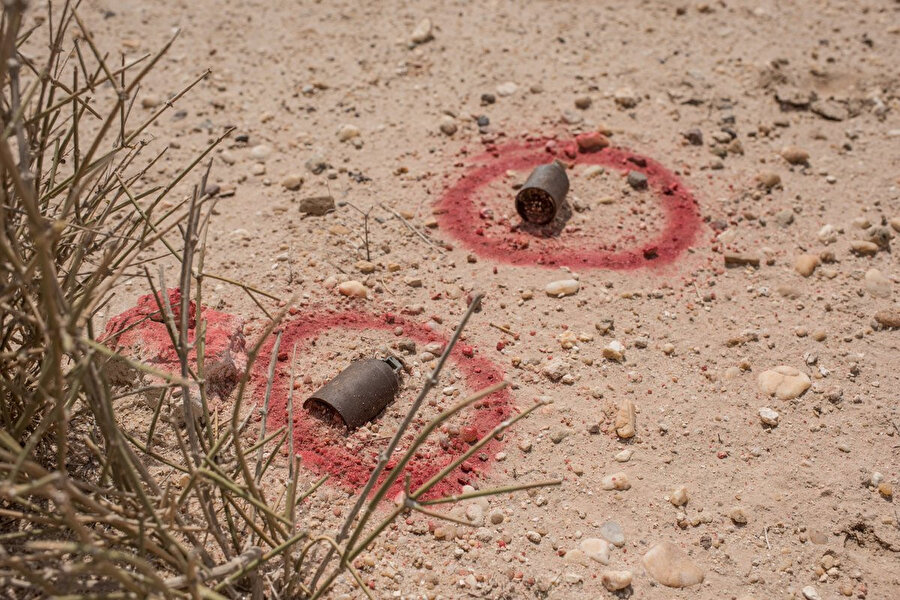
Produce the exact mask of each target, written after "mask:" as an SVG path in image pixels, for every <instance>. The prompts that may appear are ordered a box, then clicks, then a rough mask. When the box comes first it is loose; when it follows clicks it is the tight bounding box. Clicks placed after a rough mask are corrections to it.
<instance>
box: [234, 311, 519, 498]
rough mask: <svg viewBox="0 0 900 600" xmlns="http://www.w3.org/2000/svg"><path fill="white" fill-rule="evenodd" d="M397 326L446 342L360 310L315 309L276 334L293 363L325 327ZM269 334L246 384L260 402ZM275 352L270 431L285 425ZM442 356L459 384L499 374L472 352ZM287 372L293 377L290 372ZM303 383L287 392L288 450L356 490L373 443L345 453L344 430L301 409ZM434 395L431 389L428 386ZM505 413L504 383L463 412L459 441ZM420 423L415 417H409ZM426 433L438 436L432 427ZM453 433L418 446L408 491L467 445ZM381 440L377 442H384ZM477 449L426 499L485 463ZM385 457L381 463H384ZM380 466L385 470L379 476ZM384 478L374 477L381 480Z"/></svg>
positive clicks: (481, 383) (487, 449) (282, 363)
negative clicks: (292, 353) (444, 440)
mask: <svg viewBox="0 0 900 600" xmlns="http://www.w3.org/2000/svg"><path fill="white" fill-rule="evenodd" d="M397 327H401V328H402V329H403V335H404V336H405V337H408V338H411V339H413V340H415V341H416V343H417V344H427V343H430V342H446V340H445V339H444V338H442V337H441V336H439V335H438V334H436V333H435V332H433V331H431V330H430V329H428V328H427V327H425V326H424V325H422V324H419V323H414V322H411V321H408V320H406V319H404V318H402V317H399V316H396V315H391V314H385V315H379V316H376V315H371V314H365V313H360V312H340V313H331V312H329V313H319V314H307V315H303V316H300V317H298V318H297V319H295V320H293V321H291V322H290V323H287V324H286V325H285V326H284V333H283V335H282V340H281V349H282V352H281V354H285V353H284V349H285V348H291V349H292V348H293V347H294V344H296V345H297V356H298V364H299V365H302V358H300V357H302V356H303V355H304V354H306V353H308V352H310V351H311V347H312V346H313V345H314V344H315V342H316V339H317V338H318V336H319V335H320V334H322V333H324V332H326V331H330V330H334V329H342V330H347V331H348V333H349V332H353V331H364V330H372V329H378V330H394V329H395V328H397ZM274 343H275V337H274V336H272V338H271V339H270V340H268V341H267V342H266V344H265V346H264V347H263V350H262V352H261V353H260V356H259V358H258V359H257V361H256V363H255V365H254V368H253V374H252V382H253V383H254V386H255V391H254V399H255V400H256V401H257V403H259V404H262V402H263V399H264V396H265V389H266V379H267V375H268V368H269V361H270V360H271V354H272V347H273V345H274ZM281 358H282V357H279V363H278V367H277V369H276V375H275V381H274V384H273V389H272V396H271V399H270V405H269V422H268V427H269V428H270V429H271V430H275V429H278V428H279V427H281V426H283V425H285V424H286V423H287V420H288V418H287V397H288V389H289V388H288V386H289V385H290V384H291V383H290V381H289V380H290V364H289V363H290V360H282V359H281ZM450 358H451V360H452V361H453V362H455V363H456V365H457V367H458V368H459V370H460V372H461V373H462V374H463V376H464V383H465V385H466V387H467V388H469V389H470V390H477V389H481V388H483V387H486V386H488V385H491V384H494V383H497V382H498V381H500V380H501V379H503V373H502V372H501V371H500V369H499V368H498V367H497V366H496V365H495V364H494V363H492V362H491V361H489V360H488V359H486V358H484V357H480V356H477V355H475V356H474V357H471V358H470V357H467V356H465V355H464V353H463V351H462V349H461V347H460V346H459V345H457V346H456V348H454V351H453V352H452V353H451V355H450ZM298 374H299V373H298V371H295V374H294V375H295V377H297V376H298ZM307 387H309V386H306V387H303V388H300V389H296V390H294V450H295V451H296V452H297V454H298V455H299V456H301V457H302V459H303V464H304V465H305V466H306V468H308V469H311V470H313V471H315V472H318V473H328V474H330V475H331V479H330V481H331V483H333V484H338V485H340V486H341V487H344V488H345V489H348V490H350V491H356V490H358V489H360V488H361V487H362V486H363V485H365V483H366V481H367V480H368V478H369V474H370V473H371V472H372V471H373V469H374V468H375V463H376V459H377V452H378V451H379V450H380V448H373V449H372V450H371V451H369V452H367V453H366V454H365V455H361V454H360V453H357V452H354V451H351V450H349V449H347V448H346V447H345V444H344V434H343V433H342V432H341V431H340V430H337V429H333V428H331V427H329V426H327V425H325V424H323V423H322V422H321V421H319V420H318V419H316V418H314V417H312V416H310V415H309V414H308V413H307V412H306V411H305V410H304V409H303V402H304V401H305V400H306V398H307V397H308V396H309V395H310V394H311V393H312V392H314V391H315V390H314V389H306V388H307ZM433 393H436V392H433ZM510 411H511V397H510V394H509V391H508V390H506V389H504V390H501V391H499V392H497V393H495V394H492V395H491V396H489V397H488V398H485V399H484V400H482V401H481V402H480V403H478V404H476V405H475V406H474V407H472V408H470V409H469V410H468V413H467V414H468V415H469V418H468V421H467V423H466V425H465V426H464V428H465V429H466V436H465V437H466V439H470V440H471V439H473V437H472V436H475V438H474V439H477V438H481V437H482V436H483V435H485V434H486V433H488V432H490V431H491V430H492V429H493V428H494V427H496V426H497V425H498V424H499V423H500V422H501V421H503V419H505V418H506V417H507V416H509V414H510ZM417 421H418V422H419V425H420V426H421V420H419V419H417ZM417 421H414V422H413V426H412V427H411V431H410V433H408V434H407V436H406V437H405V438H404V440H403V441H402V442H401V443H400V446H398V449H397V452H395V454H394V458H392V459H391V460H392V462H395V461H396V460H397V458H398V457H399V456H402V453H403V452H404V451H405V450H406V448H408V447H409V443H410V442H411V440H412V438H413V437H414V436H415V434H416V431H417V427H416V423H417ZM433 435H435V436H438V435H440V433H439V432H435V433H434V434H433ZM460 437H461V436H457V437H455V438H450V440H449V444H445V445H444V446H437V445H434V446H429V447H428V448H429V449H426V450H423V451H421V452H420V453H419V454H417V455H416V456H415V457H414V458H413V459H412V461H411V462H410V463H409V464H408V465H407V468H406V473H408V474H409V475H410V478H411V488H412V489H413V490H415V489H416V487H418V486H419V485H420V484H422V483H424V482H425V481H427V480H428V479H429V478H430V477H431V476H433V475H434V474H436V473H437V472H438V471H440V470H441V469H442V468H443V467H445V466H446V465H448V464H449V463H450V462H451V461H453V459H454V458H457V457H459V456H460V455H462V454H463V453H464V452H465V451H466V449H467V448H469V447H470V446H469V444H467V443H465V442H464V441H463V440H461V439H460ZM386 443H387V442H385V444H386ZM500 446H501V443H500V442H499V441H497V440H496V439H494V440H491V442H489V443H488V444H487V445H486V446H484V448H482V449H481V451H480V452H479V453H478V454H484V455H485V456H487V457H493V455H494V454H496V452H498V450H499V448H500ZM478 454H476V455H475V456H473V457H472V458H471V459H469V460H468V461H466V463H464V464H463V466H462V467H460V468H458V469H457V470H456V471H454V472H453V473H451V474H450V475H449V476H448V477H447V478H445V479H444V481H443V482H441V483H439V484H438V485H436V486H435V487H434V488H432V491H431V493H430V494H429V497H434V496H437V495H443V494H447V493H454V492H456V491H458V490H459V487H460V486H461V485H462V484H465V483H469V482H470V481H471V480H472V479H473V476H474V475H476V474H477V473H479V472H483V471H484V470H485V469H487V467H488V465H489V463H490V458H489V459H488V460H480V459H479V458H477V457H478ZM390 465H391V463H388V467H389V468H390ZM386 474H387V472H385V475H386ZM383 478H384V477H382V479H383ZM403 480H404V476H401V477H399V478H398V480H397V483H396V484H394V486H393V489H392V492H391V495H394V494H396V493H397V492H399V491H401V489H402V486H403Z"/></svg>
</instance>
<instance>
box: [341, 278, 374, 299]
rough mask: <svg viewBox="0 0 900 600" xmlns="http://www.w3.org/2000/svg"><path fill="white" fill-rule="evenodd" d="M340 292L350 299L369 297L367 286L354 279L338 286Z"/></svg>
mask: <svg viewBox="0 0 900 600" xmlns="http://www.w3.org/2000/svg"><path fill="white" fill-rule="evenodd" d="M338 292H340V293H341V294H342V295H344V296H348V297H350V298H367V297H368V295H369V293H368V290H367V289H366V286H364V285H363V284H362V283H360V282H359V281H355V280H352V279H351V280H350V281H345V282H343V283H342V284H340V285H339V286H338Z"/></svg>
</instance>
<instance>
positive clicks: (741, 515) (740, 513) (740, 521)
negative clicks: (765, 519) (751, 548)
mask: <svg viewBox="0 0 900 600" xmlns="http://www.w3.org/2000/svg"><path fill="white" fill-rule="evenodd" d="M728 517H729V518H730V519H731V522H732V523H734V524H735V525H746V524H747V521H748V519H747V512H746V511H745V510H744V509H743V508H741V507H740V506H737V507H735V508H733V509H731V512H730V513H728Z"/></svg>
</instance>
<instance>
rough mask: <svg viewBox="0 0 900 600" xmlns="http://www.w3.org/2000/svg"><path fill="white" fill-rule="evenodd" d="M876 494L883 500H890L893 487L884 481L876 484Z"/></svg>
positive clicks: (892, 494)
mask: <svg viewBox="0 0 900 600" xmlns="http://www.w3.org/2000/svg"><path fill="white" fill-rule="evenodd" d="M878 493H879V494H881V497H882V498H884V499H885V500H890V499H891V498H893V497H894V486H892V485H891V484H889V483H888V482H886V481H882V482H881V483H879V484H878Z"/></svg>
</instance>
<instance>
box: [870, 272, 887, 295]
mask: <svg viewBox="0 0 900 600" xmlns="http://www.w3.org/2000/svg"><path fill="white" fill-rule="evenodd" d="M865 283H866V291H867V292H869V294H871V295H872V296H874V297H875V298H890V297H891V280H890V279H888V278H887V277H885V276H884V275H882V274H881V271H879V270H878V269H869V270H868V271H866V276H865Z"/></svg>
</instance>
